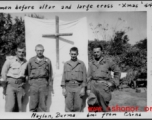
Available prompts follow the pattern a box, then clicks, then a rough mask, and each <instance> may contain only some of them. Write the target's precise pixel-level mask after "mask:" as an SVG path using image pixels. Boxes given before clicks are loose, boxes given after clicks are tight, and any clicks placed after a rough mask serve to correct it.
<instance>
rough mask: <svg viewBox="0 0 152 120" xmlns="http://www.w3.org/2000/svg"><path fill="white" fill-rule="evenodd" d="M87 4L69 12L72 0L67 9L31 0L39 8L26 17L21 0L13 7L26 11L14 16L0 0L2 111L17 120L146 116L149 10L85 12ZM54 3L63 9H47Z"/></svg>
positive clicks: (87, 7)
mask: <svg viewBox="0 0 152 120" xmlns="http://www.w3.org/2000/svg"><path fill="white" fill-rule="evenodd" d="M69 2H70V1H69ZM89 2H90V6H80V4H81V2H80V1H79V2H78V3H77V4H79V5H78V6H77V9H78V7H80V8H82V7H84V8H86V9H88V10H86V9H85V10H84V11H79V10H75V9H73V11H72V10H70V9H72V5H73V4H74V5H76V1H75V2H74V3H73V2H70V3H71V4H68V5H66V4H67V1H66V2H65V3H64V1H62V2H61V1H60V3H59V1H58V2H56V3H55V1H54V3H55V4H54V7H53V4H51V3H53V1H52V2H50V1H45V2H42V1H37V2H36V1H33V2H31V6H32V4H33V3H35V4H36V6H39V10H37V11H32V7H31V8H30V7H25V6H26V4H25V3H24V1H21V2H20V3H19V4H25V6H24V7H23V6H22V7H18V8H17V7H16V10H17V9H20V10H19V12H16V10H14V12H12V11H11V12H9V9H11V8H9V6H8V7H6V6H5V2H4V1H3V4H2V5H3V6H5V7H3V6H0V8H1V9H0V101H1V102H0V112H1V113H4V114H5V115H7V114H8V115H9V113H12V112H15V113H19V114H20V116H21V115H22V114H21V112H23V113H25V116H26V113H27V114H28V118H36V115H37V114H39V113H43V114H42V115H44V114H46V115H48V118H49V115H51V113H53V114H55V115H56V114H63V115H65V116H66V115H67V116H68V115H74V114H75V113H76V114H78V115H79V113H80V114H86V118H87V115H89V114H92V115H95V114H100V113H105V112H106V113H108V114H109V116H110V117H112V115H113V116H115V117H116V115H117V114H118V115H119V114H121V115H122V113H123V116H124V118H125V116H134V117H139V116H141V113H143V114H144V116H145V117H146V112H150V111H151V110H150V109H151V107H150V106H149V105H151V103H150V102H151V100H150V97H148V95H151V91H150V88H148V87H150V84H151V82H149V81H150V79H148V76H149V78H150V77H151V76H150V73H151V72H150V70H151V69H148V67H150V66H149V65H151V64H150V63H149V64H148V62H151V60H150V59H148V58H150V57H148V55H149V54H151V53H150V49H148V47H147V46H150V45H149V44H150V42H149V41H147V39H148V38H151V31H148V30H150V29H151V27H149V26H151V25H152V24H149V25H148V23H149V21H150V17H148V16H150V14H149V13H148V12H149V11H146V10H141V11H140V9H138V10H118V9H116V10H109V9H108V8H107V10H102V9H99V10H96V9H94V11H93V10H92V11H91V8H93V5H94V6H95V4H93V1H92V4H93V5H92V6H91V1H89ZM7 3H8V1H7V2H6V5H7ZM27 3H28V5H29V4H30V2H29V1H28V2H27ZM112 3H113V4H114V1H113V2H112ZM112 3H111V4H112ZM135 3H136V2H135ZM138 3H139V2H138ZM16 4H17V3H15V2H14V3H13V6H14V5H15V6H16ZM19 4H17V5H19ZM83 4H84V2H83ZM100 4H106V2H103V1H100ZM143 4H144V3H143ZM33 5H34V4H33ZM51 5H52V6H51ZM58 5H62V7H61V8H60V9H57V10H54V12H53V11H51V9H54V8H55V7H56V6H58ZM108 5H109V2H108ZM10 6H11V5H10ZM97 6H98V7H101V6H99V4H98V5H97ZM58 7H59V6H58ZM109 7H110V6H109ZM2 8H3V9H2ZM21 8H22V10H21ZM23 8H24V10H23ZM25 8H26V9H25ZM5 9H6V11H5ZM27 9H28V10H27ZM33 9H34V8H33ZM44 9H45V10H44ZM62 9H64V10H65V11H64V10H63V11H62ZM89 9H90V11H89ZM112 9H114V8H112ZM127 9H129V8H127ZM7 10H8V11H7ZM26 10H27V11H26ZM43 10H44V11H43ZM68 10H69V11H68ZM3 11H5V12H3ZM151 19H152V18H151ZM148 51H149V53H148ZM147 93H149V94H147ZM39 115H40V114H39ZM104 115H105V114H104ZM148 115H149V114H148ZM23 116H24V115H23ZM102 117H103V116H102ZM2 118H7V117H6V116H4V115H3V117H2ZM18 118H19V117H18ZM25 118H26V117H25ZM65 118H66V117H65ZM67 118H68V117H67ZM71 118H72V117H71ZM76 118H81V115H80V117H78V116H77V117H76ZM84 118H85V117H84ZM95 118H98V117H95ZM99 118H101V117H99ZM107 118H108V117H107ZM0 119H1V117H0Z"/></svg>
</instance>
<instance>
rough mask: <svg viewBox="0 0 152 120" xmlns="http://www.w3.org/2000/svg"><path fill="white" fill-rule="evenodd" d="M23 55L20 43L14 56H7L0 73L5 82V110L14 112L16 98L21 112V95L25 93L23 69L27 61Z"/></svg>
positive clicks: (22, 47) (22, 46) (23, 50)
mask: <svg viewBox="0 0 152 120" xmlns="http://www.w3.org/2000/svg"><path fill="white" fill-rule="evenodd" d="M24 56H25V46H24V45H23V44H20V45H19V46H18V47H17V49H16V56H11V57H9V58H8V59H7V60H6V61H5V63H4V65H3V68H2V72H1V74H2V78H3V81H4V82H7V86H6V99H5V100H6V103H5V111H6V112H14V109H15V108H16V106H15V103H16V98H17V106H18V109H19V111H20V112H22V105H23V97H24V95H25V91H24V84H25V82H26V79H25V71H26V68H27V61H26V59H25V58H24ZM4 91H5V88H4ZM4 94H5V92H4Z"/></svg>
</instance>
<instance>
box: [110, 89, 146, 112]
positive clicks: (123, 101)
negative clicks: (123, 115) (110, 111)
mask: <svg viewBox="0 0 152 120" xmlns="http://www.w3.org/2000/svg"><path fill="white" fill-rule="evenodd" d="M116 105H118V106H123V107H125V106H131V107H133V106H134V107H136V106H138V108H139V109H138V111H144V107H145V106H147V92H143V93H137V92H136V91H135V90H134V89H131V88H125V89H123V90H122V91H118V90H117V91H114V92H113V93H112V100H111V102H110V106H116Z"/></svg>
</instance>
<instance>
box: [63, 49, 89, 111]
mask: <svg viewBox="0 0 152 120" xmlns="http://www.w3.org/2000/svg"><path fill="white" fill-rule="evenodd" d="M70 56H71V60H69V61H67V62H66V63H65V64H64V71H63V76H62V83H61V87H62V94H63V95H64V96H65V112H82V108H83V105H82V104H83V96H84V95H85V86H86V66H85V64H84V62H83V61H81V60H79V59H78V58H77V56H78V48H77V47H72V48H71V49H70Z"/></svg>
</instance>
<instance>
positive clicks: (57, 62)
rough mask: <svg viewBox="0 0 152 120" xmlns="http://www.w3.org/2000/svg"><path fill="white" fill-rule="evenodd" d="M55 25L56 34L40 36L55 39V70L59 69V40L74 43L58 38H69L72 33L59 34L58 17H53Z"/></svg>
mask: <svg viewBox="0 0 152 120" xmlns="http://www.w3.org/2000/svg"><path fill="white" fill-rule="evenodd" d="M55 23H56V33H55V34H48V35H42V37H49V38H55V39H56V64H57V66H56V67H57V69H59V40H62V41H64V42H67V43H69V44H74V42H73V41H70V40H67V39H64V38H62V37H60V36H71V35H73V33H59V17H58V16H56V17H55Z"/></svg>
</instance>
